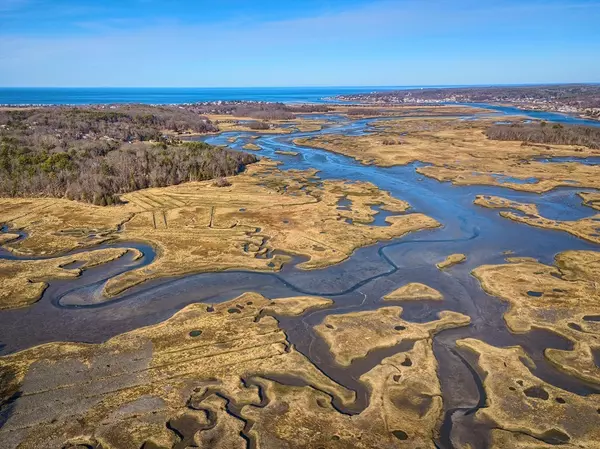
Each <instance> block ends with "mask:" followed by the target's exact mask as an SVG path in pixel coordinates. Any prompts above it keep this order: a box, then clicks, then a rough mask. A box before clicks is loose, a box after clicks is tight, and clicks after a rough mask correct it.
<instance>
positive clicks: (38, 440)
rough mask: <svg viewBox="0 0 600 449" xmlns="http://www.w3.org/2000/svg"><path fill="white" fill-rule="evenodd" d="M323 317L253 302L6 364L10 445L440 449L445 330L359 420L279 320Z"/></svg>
mask: <svg viewBox="0 0 600 449" xmlns="http://www.w3.org/2000/svg"><path fill="white" fill-rule="evenodd" d="M315 306H316V307H324V306H325V307H326V304H322V301H320V300H319V299H318V298H317V299H315V298H310V297H309V298H306V297H305V298H288V299H287V300H285V301H279V300H274V301H270V300H269V299H267V298H264V297H263V296H261V295H258V294H254V293H246V294H244V295H242V296H241V297H239V298H236V299H234V300H232V301H229V302H226V303H223V304H218V305H214V306H210V305H207V304H194V305H190V306H188V307H186V308H185V309H184V310H182V311H181V312H179V313H177V314H176V315H175V316H173V317H172V318H171V319H169V320H167V321H165V322H163V323H160V324H157V325H154V326H150V327H146V328H141V329H138V330H135V331H132V332H128V333H126V334H123V335H120V336H117V337H115V338H112V339H111V340H109V341H107V342H106V343H103V344H98V345H87V344H77V343H50V344H46V345H43V346H39V347H34V348H31V349H27V350H25V351H22V352H19V353H16V354H13V355H10V356H6V357H1V358H0V377H1V378H2V379H4V380H5V381H4V383H3V385H2V390H0V394H1V395H2V396H0V397H1V398H6V397H10V396H11V395H12V394H15V393H16V392H17V391H20V392H21V395H20V399H19V401H18V403H17V406H16V408H15V409H14V410H13V411H12V413H11V414H10V417H9V418H8V420H7V422H6V424H5V425H4V426H3V427H2V428H1V429H0V441H2V442H3V443H4V444H6V445H7V447H17V446H18V447H19V448H21V449H39V448H40V447H65V448H66V447H68V448H75V447H91V448H95V449H98V448H100V447H102V448H103V449H139V448H153V449H158V448H185V447H210V448H222V449H231V448H240V449H242V448H247V447H248V444H249V442H250V444H252V446H251V447H256V448H258V449H270V448H274V447H289V444H291V443H290V442H292V443H294V447H306V448H308V447H315V448H316V447H328V448H334V449H345V448H348V447H355V448H373V447H406V448H409V447H422V448H431V449H433V448H434V445H433V439H434V438H435V437H436V435H437V430H436V429H437V427H438V424H439V422H440V419H441V418H442V416H443V404H442V398H441V391H440V384H439V380H438V378H437V373H436V370H437V363H436V360H435V357H434V356H433V351H432V340H431V339H430V338H429V335H430V332H431V331H433V328H434V327H435V328H438V327H439V326H438V324H436V323H437V322H434V324H432V325H431V326H430V328H431V329H430V330H429V331H425V330H424V331H422V332H420V333H419V335H418V338H419V340H418V341H417V342H416V343H415V344H414V347H413V348H412V349H410V350H408V351H407V352H402V353H399V354H396V355H394V356H391V357H388V358H386V359H384V360H383V361H382V362H381V363H380V364H378V365H376V366H375V367H374V368H372V369H370V370H369V371H368V372H366V373H365V374H363V375H362V376H361V378H360V380H361V381H362V382H363V383H364V384H365V385H366V386H367V388H368V391H369V392H370V393H369V396H370V400H369V404H368V407H367V408H366V409H364V410H363V411H362V412H361V413H359V414H357V415H354V416H351V415H348V414H344V413H340V411H339V407H346V406H348V405H350V404H351V403H353V402H354V400H355V393H354V392H353V391H350V390H348V389H346V388H344V387H343V386H341V385H339V384H337V383H335V382H333V381H332V380H331V379H329V378H328V377H326V376H325V375H324V374H323V373H322V372H321V371H320V370H318V369H317V368H316V367H315V366H314V365H313V364H312V363H311V362H310V361H309V360H308V359H307V358H306V357H304V356H303V355H302V354H301V353H299V352H298V351H296V350H295V349H294V347H293V346H291V345H290V344H289V342H288V341H287V338H286V335H285V333H284V332H283V331H282V330H281V328H280V327H279V325H278V322H277V320H276V319H275V318H274V317H272V316H269V315H268V313H275V314H277V316H279V315H283V316H285V315H289V314H291V315H299V314H302V313H305V312H307V311H309V310H310V309H311V308H313V307H315ZM273 307H276V309H275V310H273ZM265 312H267V314H265ZM392 321H393V322H392ZM392 321H390V326H387V327H386V328H385V330H384V329H383V328H382V329H381V332H385V333H387V334H389V335H392V336H395V335H397V334H398V331H397V330H395V329H394V327H393V326H392V325H391V324H394V323H404V322H403V321H402V320H401V319H400V318H398V317H397V318H396V319H395V321H394V320H392ZM463 321H465V320H463ZM424 326H427V323H425V324H423V325H421V327H424ZM335 333H336V331H335V330H334V331H332V330H330V332H329V334H330V336H331V338H334V334H335ZM407 360H410V363H407ZM277 379H282V380H280V381H277ZM285 379H290V381H289V383H288V382H286V381H285ZM40 381H41V382H43V384H40ZM42 385H43V387H42ZM334 403H335V406H334ZM298 442H301V443H300V444H298ZM286 444H287V445H288V446H286ZM282 445H283V446H282Z"/></svg>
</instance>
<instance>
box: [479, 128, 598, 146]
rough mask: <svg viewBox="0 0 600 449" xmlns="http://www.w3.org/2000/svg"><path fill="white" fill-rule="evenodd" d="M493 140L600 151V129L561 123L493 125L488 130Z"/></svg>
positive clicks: (487, 132) (489, 136)
mask: <svg viewBox="0 0 600 449" xmlns="http://www.w3.org/2000/svg"><path fill="white" fill-rule="evenodd" d="M486 135H487V136H488V138H490V139H493V140H519V141H523V142H534V143H551V144H557V145H581V146H585V147H588V148H593V149H596V150H597V149H600V127H596V126H575V125H566V126H564V125H561V124H559V123H555V124H549V123H546V122H541V123H513V124H511V125H500V124H496V125H492V126H490V127H489V128H488V129H487V130H486Z"/></svg>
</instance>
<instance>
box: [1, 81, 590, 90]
mask: <svg viewBox="0 0 600 449" xmlns="http://www.w3.org/2000/svg"><path fill="white" fill-rule="evenodd" d="M595 84H600V81H588V82H585V81H584V82H582V81H574V82H541V83H537V82H536V83H477V84H397V85H389V84H388V85H298V86H0V89H310V88H312V89H331V88H338V89H339V88H342V89H355V88H361V89H366V88H385V89H391V88H399V87H401V88H435V87H438V88H444V87H488V86H490V87H495V86H564V85H595Z"/></svg>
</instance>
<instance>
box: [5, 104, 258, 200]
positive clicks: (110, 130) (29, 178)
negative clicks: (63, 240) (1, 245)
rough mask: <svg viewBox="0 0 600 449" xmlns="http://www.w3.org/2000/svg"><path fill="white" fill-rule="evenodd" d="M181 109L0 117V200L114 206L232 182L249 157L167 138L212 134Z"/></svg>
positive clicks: (42, 111) (16, 112)
mask: <svg viewBox="0 0 600 449" xmlns="http://www.w3.org/2000/svg"><path fill="white" fill-rule="evenodd" d="M215 131H217V128H216V127H215V125H214V124H213V123H211V122H210V120H208V119H207V118H205V117H203V116H201V115H199V114H198V113H195V112H192V111H189V110H186V109H184V108H180V107H153V106H140V105H136V106H120V107H110V108H108V107H102V108H101V107H87V108H73V107H52V108H37V109H30V108H19V109H5V110H0V195H3V196H52V197H66V198H70V199H75V200H80V201H87V202H91V203H94V204H99V205H108V204H114V203H117V202H118V201H119V195H120V194H123V193H126V192H130V191H133V190H137V189H143V188H147V187H163V186H167V185H172V184H177V183H180V182H184V181H196V180H206V179H212V178H218V177H222V176H230V175H233V174H235V173H238V172H239V171H240V170H242V169H243V168H244V166H245V164H248V163H252V162H255V161H256V157H255V156H253V155H250V154H247V153H242V152H235V151H229V150H227V149H224V148H220V147H214V146H211V145H208V144H205V143H201V142H181V141H180V140H178V139H176V138H172V137H170V134H171V133H180V132H195V133H204V132H215Z"/></svg>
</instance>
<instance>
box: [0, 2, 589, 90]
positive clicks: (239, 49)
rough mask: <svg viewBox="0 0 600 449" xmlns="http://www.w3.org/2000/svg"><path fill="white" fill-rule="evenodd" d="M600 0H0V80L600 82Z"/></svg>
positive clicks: (75, 83)
mask: <svg viewBox="0 0 600 449" xmlns="http://www.w3.org/2000/svg"><path fill="white" fill-rule="evenodd" d="M599 24H600V0H572V1H558V0H519V1H517V0H487V1H486V0H478V1H476V0H453V1H450V0H379V1H365V0H344V1H332V0H329V1H327V0H324V1H323V0H322V1H317V0H277V1H275V0H254V1H252V0H244V1H242V0H212V1H204V0H196V1H193V0H170V1H166V0H102V1H83V0H0V86H160V87H167V86H173V87H203V86H207V87H216V86H224V87H227V86H342V85H345V86H384V85H396V86H398V85H440V84H447V85H452V84H491V83H507V84H510V83H546V82H600V25H599Z"/></svg>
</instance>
